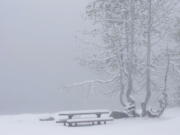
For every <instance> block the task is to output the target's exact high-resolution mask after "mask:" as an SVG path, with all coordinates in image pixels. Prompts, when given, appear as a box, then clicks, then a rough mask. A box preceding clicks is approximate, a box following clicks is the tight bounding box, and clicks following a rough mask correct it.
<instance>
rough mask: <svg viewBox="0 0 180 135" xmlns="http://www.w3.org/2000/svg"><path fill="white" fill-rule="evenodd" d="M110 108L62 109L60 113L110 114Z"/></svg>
mask: <svg viewBox="0 0 180 135" xmlns="http://www.w3.org/2000/svg"><path fill="white" fill-rule="evenodd" d="M109 112H110V111H109V110H103V109H102V110H80V111H62V112H60V113H59V115H83V114H108V113H109Z"/></svg>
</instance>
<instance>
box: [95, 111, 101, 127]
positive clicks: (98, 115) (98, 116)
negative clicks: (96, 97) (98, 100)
mask: <svg viewBox="0 0 180 135" xmlns="http://www.w3.org/2000/svg"><path fill="white" fill-rule="evenodd" d="M96 115H97V118H100V117H101V114H100V113H98V114H96ZM97 124H98V125H100V124H101V122H100V121H98V122H97Z"/></svg>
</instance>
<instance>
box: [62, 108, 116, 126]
mask: <svg viewBox="0 0 180 135" xmlns="http://www.w3.org/2000/svg"><path fill="white" fill-rule="evenodd" d="M109 113H110V111H109V110H82V111H64V112H61V113H60V114H59V115H60V116H68V119H63V120H62V121H59V122H62V123H64V125H68V126H77V125H78V124H92V125H94V124H101V122H103V123H104V124H106V122H107V121H112V120H113V118H111V117H109V116H106V117H101V116H102V115H103V114H109ZM75 115H78V116H82V115H95V116H96V117H90V118H78V119H77V118H75V119H74V118H73V116H75Z"/></svg>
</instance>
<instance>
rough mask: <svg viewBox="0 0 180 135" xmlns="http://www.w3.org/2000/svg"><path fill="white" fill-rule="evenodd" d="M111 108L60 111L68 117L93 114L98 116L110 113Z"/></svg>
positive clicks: (61, 114)
mask: <svg viewBox="0 0 180 135" xmlns="http://www.w3.org/2000/svg"><path fill="white" fill-rule="evenodd" d="M109 112H110V111H109V110H82V111H63V112H60V114H59V115H60V116H68V119H72V117H73V116H75V115H91V114H95V115H96V116H97V117H98V118H100V117H101V115H103V114H109Z"/></svg>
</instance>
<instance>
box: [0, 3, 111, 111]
mask: <svg viewBox="0 0 180 135" xmlns="http://www.w3.org/2000/svg"><path fill="white" fill-rule="evenodd" d="M86 3H87V1H85V0H75V1H72V0H60V1H59V0H1V1H0V18H1V21H0V63H1V66H0V113H8V114H9V113H10V114H11V113H31V112H37V113H38V112H53V111H60V110H65V109H68V110H69V109H74V108H85V107H92V108H96V107H97V106H98V105H99V106H98V107H100V106H102V107H103V104H104V105H105V104H107V103H108V102H109V101H106V102H107V103H106V102H105V101H104V100H101V99H100V100H98V99H99V98H97V101H98V102H97V103H96V102H95V100H94V99H93V101H94V102H95V103H92V102H91V101H89V103H87V102H84V101H82V99H81V98H79V97H81V96H78V95H79V93H82V91H80V92H79V93H78V91H76V92H74V93H76V94H72V93H71V92H70V93H71V94H68V93H66V94H63V93H62V91H61V87H62V86H63V85H66V84H71V83H73V82H79V81H83V80H87V79H92V78H96V77H95V75H94V74H93V73H92V72H90V71H89V70H88V69H86V68H82V67H80V66H79V65H78V62H77V60H76V58H77V56H78V53H79V49H78V44H79V42H77V40H76V38H75V36H76V35H77V34H78V31H79V30H82V26H83V24H84V23H85V21H84V19H83V17H82V16H83V12H84V10H85V6H86ZM85 95H86V94H85ZM84 98H86V96H85V97H84ZM109 105H110V104H109Z"/></svg>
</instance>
